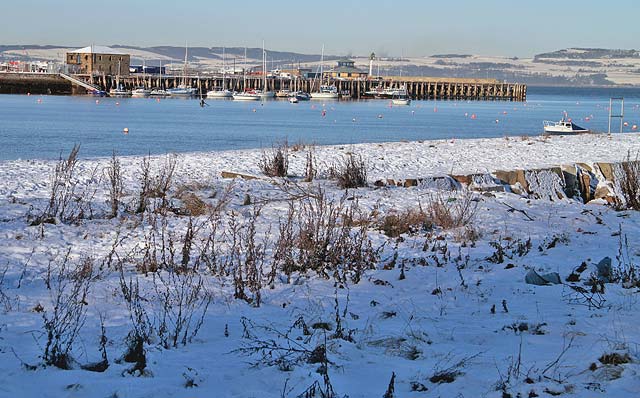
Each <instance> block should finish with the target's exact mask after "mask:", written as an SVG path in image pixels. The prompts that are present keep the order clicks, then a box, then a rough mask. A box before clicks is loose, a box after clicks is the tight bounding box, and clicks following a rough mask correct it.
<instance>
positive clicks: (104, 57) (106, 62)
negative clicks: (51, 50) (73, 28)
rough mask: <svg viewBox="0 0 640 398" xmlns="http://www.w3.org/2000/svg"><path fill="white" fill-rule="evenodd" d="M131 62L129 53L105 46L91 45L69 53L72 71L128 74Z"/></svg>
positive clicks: (70, 70)
mask: <svg viewBox="0 0 640 398" xmlns="http://www.w3.org/2000/svg"><path fill="white" fill-rule="evenodd" d="M130 63H131V56H130V55H129V54H125V53H124V52H122V51H119V50H114V49H113V48H109V47H105V46H89V47H84V48H80V49H78V50H74V51H70V52H68V53H67V65H68V66H69V72H70V73H78V74H87V75H88V74H97V75H102V74H105V75H121V76H126V75H128V74H129V66H130Z"/></svg>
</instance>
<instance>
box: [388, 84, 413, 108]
mask: <svg viewBox="0 0 640 398" xmlns="http://www.w3.org/2000/svg"><path fill="white" fill-rule="evenodd" d="M391 103H392V104H393V105H410V104H411V97H409V94H408V93H407V88H406V87H400V88H399V89H395V93H394V95H393V96H392V97H391Z"/></svg>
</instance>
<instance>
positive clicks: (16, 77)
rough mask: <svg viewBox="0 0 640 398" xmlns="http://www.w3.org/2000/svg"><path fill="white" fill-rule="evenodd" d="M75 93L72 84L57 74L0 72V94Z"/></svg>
mask: <svg viewBox="0 0 640 398" xmlns="http://www.w3.org/2000/svg"><path fill="white" fill-rule="evenodd" d="M75 93H76V90H75V89H74V87H73V86H72V84H71V83H70V82H68V81H67V80H64V79H63V78H62V77H60V76H59V75H57V74H48V73H1V72H0V94H46V95H70V94H75ZM83 93H84V91H83Z"/></svg>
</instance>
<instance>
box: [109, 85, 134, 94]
mask: <svg viewBox="0 0 640 398" xmlns="http://www.w3.org/2000/svg"><path fill="white" fill-rule="evenodd" d="M109 96H110V97H131V91H129V90H127V89H125V88H124V87H122V85H121V84H119V85H118V87H116V88H112V89H111V90H109Z"/></svg>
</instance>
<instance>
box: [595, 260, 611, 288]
mask: <svg viewBox="0 0 640 398" xmlns="http://www.w3.org/2000/svg"><path fill="white" fill-rule="evenodd" d="M596 269H597V270H598V279H599V280H600V281H602V282H604V283H609V282H611V280H612V279H613V267H612V266H611V257H605V258H603V259H602V260H600V262H599V263H598V264H596Z"/></svg>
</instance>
